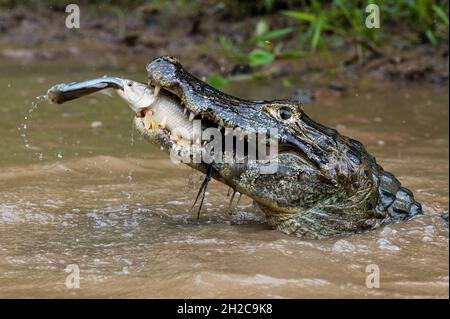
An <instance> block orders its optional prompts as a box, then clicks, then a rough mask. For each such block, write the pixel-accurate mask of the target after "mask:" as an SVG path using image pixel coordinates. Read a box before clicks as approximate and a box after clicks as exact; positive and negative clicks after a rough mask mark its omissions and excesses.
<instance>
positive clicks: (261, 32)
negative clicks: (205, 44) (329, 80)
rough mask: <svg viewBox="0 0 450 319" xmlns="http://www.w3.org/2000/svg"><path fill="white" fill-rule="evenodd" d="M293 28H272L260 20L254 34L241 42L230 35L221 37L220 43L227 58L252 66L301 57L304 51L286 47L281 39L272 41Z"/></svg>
mask: <svg viewBox="0 0 450 319" xmlns="http://www.w3.org/2000/svg"><path fill="white" fill-rule="evenodd" d="M293 31H294V29H293V28H290V27H289V28H283V29H276V30H270V26H269V24H268V23H267V22H266V21H264V20H260V21H259V22H258V23H257V24H256V26H255V30H254V32H253V34H252V36H251V37H250V38H249V39H246V40H244V41H242V42H241V43H240V44H237V43H235V42H233V41H232V40H231V39H230V38H228V37H224V36H222V37H220V39H219V42H220V45H221V47H222V49H223V51H224V53H225V55H226V56H227V58H229V59H231V60H232V61H234V62H235V63H236V64H244V65H249V66H250V67H251V68H255V67H257V66H261V65H266V64H270V63H272V62H273V61H274V60H275V59H279V58H290V57H299V56H301V55H302V52H300V51H298V50H288V49H285V48H284V43H283V42H282V41H279V42H277V43H276V45H274V44H273V42H272V41H274V40H276V39H279V38H281V37H283V36H285V35H287V34H289V33H291V32H293Z"/></svg>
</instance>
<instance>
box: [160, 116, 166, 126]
mask: <svg viewBox="0 0 450 319" xmlns="http://www.w3.org/2000/svg"><path fill="white" fill-rule="evenodd" d="M166 124H167V116H165V117H164V118H163V120H162V121H161V127H162V128H165V127H166Z"/></svg>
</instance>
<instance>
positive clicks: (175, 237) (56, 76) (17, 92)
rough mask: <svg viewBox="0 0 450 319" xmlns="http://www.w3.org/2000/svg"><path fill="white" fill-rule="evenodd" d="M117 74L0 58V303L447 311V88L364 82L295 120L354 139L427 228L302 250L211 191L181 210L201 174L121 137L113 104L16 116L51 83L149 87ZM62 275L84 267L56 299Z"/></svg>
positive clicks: (81, 104)
mask: <svg viewBox="0 0 450 319" xmlns="http://www.w3.org/2000/svg"><path fill="white" fill-rule="evenodd" d="M125 65H126V67H112V66H100V67H99V66H96V67H92V68H86V67H85V66H77V65H75V66H73V65H71V64H70V65H69V64H64V65H63V66H62V65H58V64H51V63H43V64H42V65H12V64H11V63H10V62H9V61H0V67H1V69H2V74H3V76H2V77H1V78H0V88H1V90H0V101H2V103H1V105H0V136H1V138H0V154H1V156H0V297H189V298H191V297H194V298H195V297H275V298H286V297H287V298H303V297H442V298H443V297H445V298H448V289H449V262H448V259H449V250H448V228H447V227H445V226H444V224H443V222H442V219H441V217H440V215H442V214H443V213H445V212H448V192H449V190H448V185H449V183H448V182H449V181H448V168H449V167H448V155H449V154H448V146H449V141H448V103H449V101H448V93H449V92H448V87H440V86H431V85H409V86H404V85H399V84H386V83H384V84H383V83H370V82H364V81H361V82H358V83H357V84H354V83H353V84H352V85H351V87H350V89H349V91H348V92H349V93H348V95H347V96H344V97H342V98H337V97H329V98H324V99H322V100H319V101H317V102H316V103H314V104H312V105H307V106H306V107H305V110H306V112H307V113H308V114H309V115H310V116H311V117H312V118H313V119H315V120H317V121H319V122H321V123H323V124H326V125H328V126H332V127H335V128H337V129H338V130H339V131H340V132H341V133H343V134H345V135H349V136H351V137H353V138H356V139H358V140H360V141H362V142H363V143H364V144H365V145H366V147H367V149H368V150H369V151H370V152H371V153H372V154H373V155H375V156H376V158H377V160H378V162H379V163H380V164H382V165H383V167H384V168H385V169H386V170H389V171H391V172H393V173H394V174H395V175H396V176H397V177H398V178H399V179H400V180H401V182H402V183H403V185H405V186H406V187H408V188H410V189H411V190H412V191H413V192H414V194H415V196H416V198H417V200H418V201H420V202H421V203H422V205H423V207H424V215H423V216H421V217H419V218H416V219H414V220H411V221H408V222H403V223H399V224H395V225H390V226H388V227H384V228H380V229H379V230H376V231H373V232H369V233H364V234H357V235H353V236H342V237H339V238H333V239H327V240H302V239H299V238H295V237H290V236H287V235H285V234H282V233H279V232H276V231H273V230H271V229H270V228H269V227H268V226H267V225H266V224H265V219H264V216H263V215H262V214H261V213H260V212H259V211H258V209H257V208H256V207H254V206H253V204H252V201H251V200H250V199H248V198H245V197H244V196H243V197H242V199H241V201H240V202H239V204H238V205H236V201H235V203H234V204H233V205H232V206H231V207H229V206H228V202H229V197H227V188H226V187H225V186H223V185H220V184H219V183H218V182H213V183H211V184H210V187H209V189H208V193H207V196H206V200H205V204H204V209H203V212H202V214H201V217H200V219H199V220H197V218H196V217H197V216H196V214H195V213H192V214H190V213H189V208H190V206H191V205H192V203H193V200H194V198H195V195H196V192H197V189H198V187H199V184H200V182H201V180H202V175H201V174H199V173H195V172H192V171H191V170H190V169H189V168H187V167H185V166H182V165H175V164H173V163H172V162H171V161H170V160H169V158H168V156H167V155H165V154H163V153H161V152H160V151H159V149H158V148H157V147H154V146H151V145H149V144H148V143H147V142H145V141H143V140H142V139H141V138H140V137H139V136H138V134H137V133H136V132H133V130H132V128H131V122H132V117H133V115H132V113H131V111H130V110H129V109H128V107H127V106H126V105H125V104H124V103H123V102H122V101H121V100H120V99H119V98H110V97H107V96H104V95H101V94H100V95H95V96H93V97H90V98H86V99H82V100H77V101H73V102H70V103H67V104H64V105H48V104H45V103H43V104H41V105H40V106H39V107H38V108H37V109H36V110H34V111H33V112H32V113H31V114H28V110H29V109H30V107H31V103H32V102H33V101H34V98H35V96H38V95H41V94H43V93H44V92H45V91H46V90H47V88H48V87H50V86H51V85H53V84H55V83H58V82H67V81H75V80H82V79H87V78H90V77H98V76H101V75H104V74H108V75H118V76H125V77H130V78H133V79H136V80H144V79H145V70H144V67H142V68H140V67H139V65H136V64H130V63H127V64H125ZM142 65H144V64H142ZM141 69H142V70H141ZM6 74H8V75H6ZM294 84H295V85H296V86H300V87H301V86H302V83H294ZM292 90H293V88H292V87H290V88H289V87H288V88H286V87H283V86H281V85H278V84H276V83H275V84H274V83H268V82H264V81H263V82H252V83H250V82H245V83H236V84H233V85H231V86H230V87H229V88H228V91H229V92H231V93H233V94H236V95H239V96H242V97H246V98H254V99H264V98H267V99H268V98H282V97H289V96H290V95H291V94H292ZM25 116H28V119H27V120H26V121H25V120H24V117H25ZM23 124H26V128H24V127H23ZM18 128H20V130H19V129H18ZM22 134H24V135H25V136H21V135H22ZM26 144H28V147H27V146H26ZM69 264H76V265H78V267H79V268H80V275H81V281H80V288H79V289H67V288H66V286H65V279H66V276H67V273H65V272H64V269H65V268H66V267H67V265H69ZM370 264H376V265H378V267H379V269H380V279H381V280H380V284H381V287H380V288H379V289H368V288H367V287H366V284H365V283H366V277H367V275H368V273H366V267H367V266H368V265H370Z"/></svg>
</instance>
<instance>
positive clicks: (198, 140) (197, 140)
mask: <svg viewBox="0 0 450 319" xmlns="http://www.w3.org/2000/svg"><path fill="white" fill-rule="evenodd" d="M194 144H197V145H200V137H197V138H196V140H195V142H194Z"/></svg>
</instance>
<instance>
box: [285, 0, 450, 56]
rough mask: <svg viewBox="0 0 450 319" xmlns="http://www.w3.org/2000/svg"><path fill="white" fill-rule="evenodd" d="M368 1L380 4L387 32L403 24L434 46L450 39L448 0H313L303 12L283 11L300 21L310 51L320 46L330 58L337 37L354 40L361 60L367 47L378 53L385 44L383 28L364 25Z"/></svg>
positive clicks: (301, 36) (299, 28)
mask: <svg viewBox="0 0 450 319" xmlns="http://www.w3.org/2000/svg"><path fill="white" fill-rule="evenodd" d="M368 4H376V5H378V6H379V7H380V20H381V25H382V28H383V30H384V32H385V34H389V32H392V30H395V29H396V27H397V26H399V25H402V24H403V25H406V28H407V30H411V31H413V32H415V33H417V34H419V35H423V36H425V38H426V39H427V41H428V42H430V43H431V44H433V45H438V44H439V43H440V42H442V41H448V0H440V1H438V0H398V1H394V0H385V1H381V0H369V1H367V2H366V3H365V4H362V3H361V1H357V0H348V1H344V0H333V1H329V2H328V1H317V0H311V2H310V4H309V5H307V6H303V10H301V11H300V10H285V11H282V12H281V13H282V14H284V15H286V16H288V17H291V18H293V19H294V20H295V21H297V22H298V24H297V26H296V27H297V33H298V37H299V39H300V43H301V44H302V45H307V46H309V49H310V51H312V52H314V51H316V49H320V50H321V51H322V52H323V54H324V55H325V56H326V58H327V59H328V60H329V61H331V54H330V50H329V48H330V44H332V43H333V41H330V39H331V38H332V37H333V36H334V37H337V38H338V39H341V40H343V41H350V42H352V43H354V44H355V47H356V52H357V56H358V59H359V60H360V61H361V60H363V59H364V53H365V52H366V51H367V50H370V51H373V52H376V53H378V52H379V51H378V48H380V47H382V46H383V39H382V34H381V29H377V28H367V27H366V25H365V19H366V17H367V15H368V13H366V12H365V8H366V6H367V5H368ZM384 26H386V27H384ZM386 30H388V31H387V32H386ZM324 35H326V36H324ZM341 42H342V41H341ZM337 43H339V41H337Z"/></svg>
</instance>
